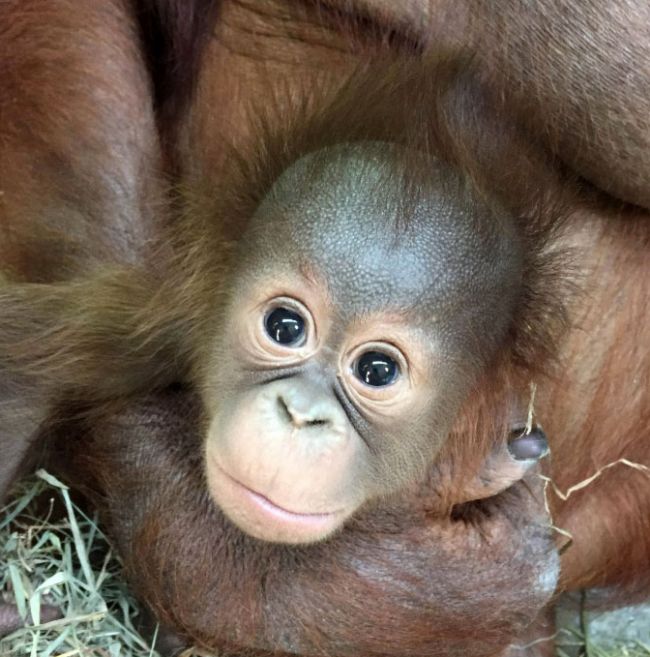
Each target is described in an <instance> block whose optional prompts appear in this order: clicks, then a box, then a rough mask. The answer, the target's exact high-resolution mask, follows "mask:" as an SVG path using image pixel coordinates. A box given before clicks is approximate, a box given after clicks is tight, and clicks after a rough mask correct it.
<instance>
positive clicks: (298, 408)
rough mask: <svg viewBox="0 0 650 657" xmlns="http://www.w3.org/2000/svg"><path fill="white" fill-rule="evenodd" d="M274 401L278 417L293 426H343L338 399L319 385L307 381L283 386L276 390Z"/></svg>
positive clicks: (336, 427)
mask: <svg viewBox="0 0 650 657" xmlns="http://www.w3.org/2000/svg"><path fill="white" fill-rule="evenodd" d="M276 401H277V406H278V412H279V414H280V417H284V418H285V419H286V421H287V422H289V423H291V424H292V425H293V426H294V427H297V428H303V427H318V426H320V427H323V428H329V429H342V428H343V425H344V418H343V414H342V411H341V409H340V408H339V406H338V401H337V400H336V398H335V397H334V395H333V394H328V393H327V391H325V390H322V389H321V388H320V386H312V385H310V383H308V382H301V384H300V385H298V384H293V385H290V386H286V387H285V386H283V387H282V388H281V389H280V390H278V391H277V397H276Z"/></svg>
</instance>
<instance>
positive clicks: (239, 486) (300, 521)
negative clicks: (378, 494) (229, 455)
mask: <svg viewBox="0 0 650 657" xmlns="http://www.w3.org/2000/svg"><path fill="white" fill-rule="evenodd" d="M217 468H218V469H219V471H220V473H221V474H222V475H223V477H224V478H225V479H227V481H228V482H229V483H230V485H231V487H232V488H233V489H235V491H236V493H237V494H238V496H239V497H241V498H243V499H244V500H246V501H247V502H248V503H249V505H250V506H252V507H253V509H254V510H256V511H257V513H258V514H260V513H261V515H263V516H266V517H267V518H268V517H271V518H273V520H275V521H276V522H277V521H280V522H281V523H283V524H291V525H292V526H294V527H299V526H302V527H304V528H305V529H310V530H322V531H327V530H328V528H330V527H331V526H332V525H338V524H339V519H340V517H341V515H342V514H343V511H335V512H331V513H299V512H296V511H290V510H289V509H285V508H284V507H282V506H280V505H279V504H276V503H275V502H273V501H272V500H270V499H269V498H268V497H266V496H265V495H262V494H261V493H258V492H257V491H255V490H253V489H252V488H249V487H248V486H246V485H245V484H243V483H242V482H241V481H238V480H237V479H235V478H234V477H233V476H231V475H230V474H228V473H227V472H226V471H225V470H224V469H223V468H221V467H220V466H218V465H217Z"/></svg>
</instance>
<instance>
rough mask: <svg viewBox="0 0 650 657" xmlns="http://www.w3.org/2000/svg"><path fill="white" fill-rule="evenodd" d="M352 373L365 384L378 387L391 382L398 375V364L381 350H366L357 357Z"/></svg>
mask: <svg viewBox="0 0 650 657" xmlns="http://www.w3.org/2000/svg"><path fill="white" fill-rule="evenodd" d="M354 373H355V375H356V376H357V378H358V379H359V380H360V381H363V382H364V383H365V384H366V385H369V386H373V387H375V388H379V387H382V386H388V385H390V384H391V383H393V382H394V381H395V380H396V379H397V377H398V375H399V366H398V365H397V363H396V362H395V361H394V360H393V359H392V358H391V357H390V356H388V355H387V354H384V353H382V352H381V351H366V352H365V353H363V354H361V356H359V358H358V359H357V362H356V364H355V366H354Z"/></svg>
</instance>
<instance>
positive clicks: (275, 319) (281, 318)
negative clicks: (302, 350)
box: [264, 306, 305, 347]
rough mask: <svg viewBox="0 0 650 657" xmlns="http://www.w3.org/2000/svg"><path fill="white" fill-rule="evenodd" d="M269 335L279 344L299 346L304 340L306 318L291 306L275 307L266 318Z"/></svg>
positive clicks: (265, 325) (265, 323) (265, 324)
mask: <svg viewBox="0 0 650 657" xmlns="http://www.w3.org/2000/svg"><path fill="white" fill-rule="evenodd" d="M264 327H265V328H266V332H267V333H268V335H269V337H270V338H271V339H272V340H274V341H275V342H277V343H278V344H282V345H285V346H287V347H297V346H300V345H301V344H302V343H303V342H304V338H305V320H304V319H303V318H302V317H301V316H300V315H299V314H298V313H297V312H295V310H291V309H290V308H284V307H282V306H281V307H279V308H274V309H273V310H272V311H271V312H270V313H269V314H268V315H267V316H266V319H265V320H264Z"/></svg>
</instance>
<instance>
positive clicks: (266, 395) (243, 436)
mask: <svg viewBox="0 0 650 657" xmlns="http://www.w3.org/2000/svg"><path fill="white" fill-rule="evenodd" d="M205 458H206V472H207V480H208V485H209V489H210V493H211V495H212V497H213V498H214V500H215V501H216V503H217V504H218V506H219V507H220V508H221V509H222V511H223V512H224V513H225V514H226V515H227V516H228V517H229V518H230V519H231V520H232V521H233V522H235V524H237V525H238V526H239V527H240V528H241V529H243V530H244V531H246V532H247V533H249V534H251V535H253V536H255V537H257V538H261V539H263V540H268V541H274V542H289V543H306V542H313V541H315V540H321V539H322V538H325V537H326V536H328V535H330V534H331V533H332V532H334V531H335V530H336V529H338V528H339V527H340V526H341V524H342V523H343V522H344V521H345V520H346V519H347V518H348V517H349V516H350V515H351V514H352V513H353V512H354V511H355V510H356V509H357V508H358V507H359V506H360V505H361V504H362V503H363V502H364V501H365V498H366V494H365V486H364V484H363V481H364V478H365V471H366V469H367V467H366V458H365V446H364V445H363V444H362V443H361V441H360V439H359V438H358V436H357V435H356V433H354V432H353V431H352V428H351V427H349V429H348V431H346V432H343V433H341V432H338V433H333V432H328V431H327V430H326V429H324V428H322V427H306V428H296V427H294V426H292V425H291V424H290V423H289V422H287V420H286V418H285V417H284V416H283V415H282V414H281V413H279V412H278V405H277V401H276V399H275V397H274V395H273V391H272V389H270V388H269V389H267V388H261V389H257V390H254V391H253V392H250V393H247V394H244V395H240V396H238V397H237V398H236V399H235V400H224V401H223V402H222V410H221V411H220V412H219V413H218V414H217V415H216V416H215V417H214V418H213V419H212V422H211V424H210V428H209V432H208V437H207V441H206V447H205Z"/></svg>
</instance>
